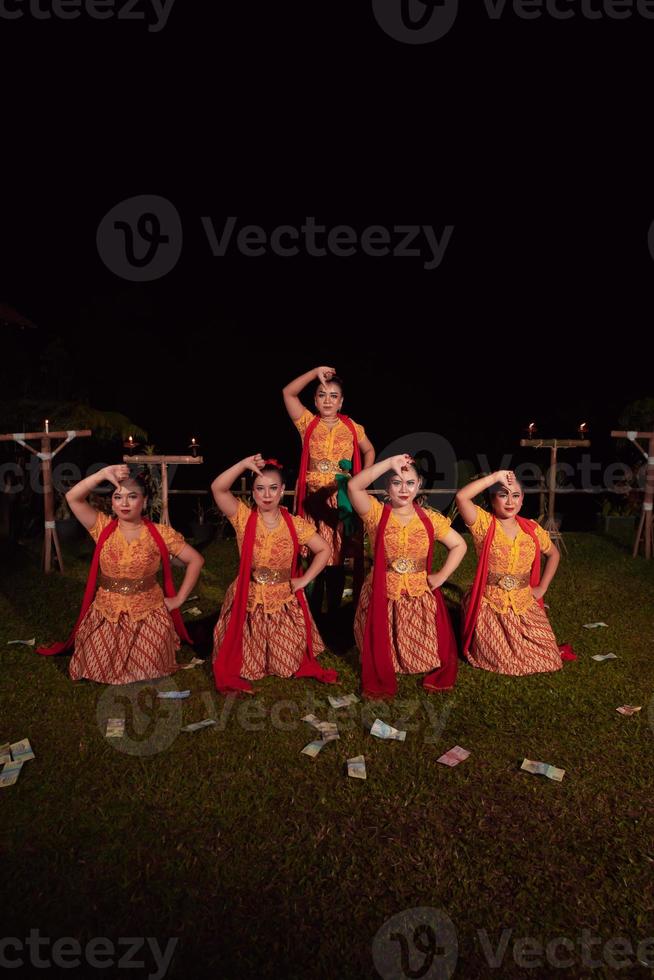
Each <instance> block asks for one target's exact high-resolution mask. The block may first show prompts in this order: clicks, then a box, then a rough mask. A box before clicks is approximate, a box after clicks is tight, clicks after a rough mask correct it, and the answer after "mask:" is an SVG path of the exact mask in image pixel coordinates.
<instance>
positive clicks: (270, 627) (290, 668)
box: [212, 582, 325, 681]
mask: <svg viewBox="0 0 654 980" xmlns="http://www.w3.org/2000/svg"><path fill="white" fill-rule="evenodd" d="M235 595H236V582H232V584H231V585H230V586H229V588H228V589H227V592H226V593H225V600H224V602H223V606H222V609H221V610H220V617H219V619H218V622H217V623H216V626H215V629H214V633H213V658H212V659H213V660H215V659H216V655H217V653H218V650H219V648H220V645H221V643H222V642H223V639H224V638H225V633H226V631H227V626H228V624H229V618H230V616H231V614H232V607H233V605H234V597H235ZM309 617H310V620H311V641H312V647H313V655H314V657H317V656H318V655H319V654H321V653H323V651H324V649H325V644H324V643H323V641H322V639H321V637H320V633H319V632H318V629H317V627H316V624H315V623H314V621H313V617H312V616H311V613H309ZM306 648H307V633H306V626H305V622H304V613H303V612H302V607H301V606H300V603H299V602H298V600H297V599H296V598H295V597H293V598H292V599H291V600H290V601H289V602H287V603H286V604H285V605H284V606H282V608H281V609H279V610H278V611H277V612H270V613H267V612H264V609H263V605H262V604H261V603H257V605H256V606H255V607H254V609H253V610H252V611H251V612H248V613H246V616H245V623H244V625H243V664H242V668H241V677H244V678H245V679H246V680H249V681H258V680H261V678H262V677H267V676H268V675H270V674H273V675H274V676H275V677H292V676H293V674H294V673H295V672H296V671H297V670H299V668H300V666H301V664H302V661H303V659H304V654H305V651H306Z"/></svg>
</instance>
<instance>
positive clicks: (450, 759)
mask: <svg viewBox="0 0 654 980" xmlns="http://www.w3.org/2000/svg"><path fill="white" fill-rule="evenodd" d="M469 755H470V753H469V752H468V750H467V749H462V748H461V746H460V745H455V746H454V748H453V749H449V750H448V751H447V752H445V753H444V754H443V755H441V756H439V757H438V759H436V762H442V763H443V765H444V766H458V764H459V763H460V762H464V761H465V760H466V759H467V758H468V756H469Z"/></svg>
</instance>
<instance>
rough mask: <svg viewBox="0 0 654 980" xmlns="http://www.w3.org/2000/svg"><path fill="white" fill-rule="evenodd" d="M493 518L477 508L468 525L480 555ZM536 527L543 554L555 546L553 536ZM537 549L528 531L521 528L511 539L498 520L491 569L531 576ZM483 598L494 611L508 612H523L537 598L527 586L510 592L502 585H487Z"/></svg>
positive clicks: (491, 553)
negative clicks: (474, 516)
mask: <svg viewBox="0 0 654 980" xmlns="http://www.w3.org/2000/svg"><path fill="white" fill-rule="evenodd" d="M492 519H493V515H492V514H489V513H488V511H487V510H484V509H483V507H477V517H476V519H475V523H474V524H471V525H469V528H470V533H471V534H472V540H473V541H474V543H475V549H476V551H477V556H479V552H480V551H481V546H482V545H483V543H484V538H485V537H486V533H487V531H488V529H489V527H490V525H491V521H492ZM534 530H535V531H536V537H537V538H538V543H539V545H540V550H541V552H542V553H543V554H544V555H546V554H548V553H549V552H550V551H551V549H552V539H551V538H550V536H549V534H548V533H547V531H546V530H545V529H544V528H542V527H541V526H540V524H535V525H534ZM535 550H536V549H535V545H534V542H533V540H532V539H531V537H530V536H529V535H528V534H525V532H524V531H522V530H520V529H519V530H518V533H517V535H516V537H515V538H514V540H513V541H512V540H511V538H510V537H509V536H508V535H507V533H506V531H505V530H504V529H503V527H502V524H501V522H500V521H498V522H497V527H496V529H495V537H494V538H493V543H492V544H491V549H490V554H489V557H488V570H489V572H496V573H497V574H499V575H529V572H530V571H531V566H532V563H533V560H534V554H535ZM482 601H483V602H487V603H488V605H489V606H490V607H491V609H494V610H495V612H498V613H506V612H508V611H509V609H512V610H513V611H514V612H515V613H516V614H517V615H520V613H523V612H526V611H527V609H529V608H530V607H531V606H533V605H534V603H535V601H536V600H535V599H534V597H533V595H532V594H531V588H530V587H529V586H528V585H526V586H524V587H523V588H517V589H511V590H510V591H508V592H507V591H506V589H503V588H502V587H501V586H500V585H487V586H486V592H485V593H484V596H483V598H482Z"/></svg>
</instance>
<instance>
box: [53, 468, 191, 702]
mask: <svg viewBox="0 0 654 980" xmlns="http://www.w3.org/2000/svg"><path fill="white" fill-rule="evenodd" d="M103 480H108V481H110V482H111V483H113V485H114V487H115V489H114V492H113V493H112V495H111V506H112V510H113V513H114V517H113V518H111V517H109V516H108V515H107V514H103V513H101V512H100V511H97V510H96V509H95V508H94V507H92V506H91V504H89V503H88V501H87V499H86V498H87V497H88V495H89V493H90V492H91V491H92V490H94V489H95V487H97V486H98V484H100V483H102V482H103ZM66 500H67V501H68V504H69V506H70V509H71V510H72V512H73V514H74V515H75V517H76V518H77V519H78V520H79V521H80V522H81V523H82V524H83V525H84V527H85V528H86V529H87V531H88V532H89V534H90V535H91V537H92V538H93V540H94V541H95V542H96V550H95V554H94V556H93V562H92V565H91V572H90V574H89V580H88V582H87V589H86V593H85V596H84V602H83V604H82V611H81V613H80V616H79V618H78V621H77V624H76V626H75V628H74V630H73V633H72V634H71V636H70V637H69V639H68V641H67V642H66V643H58V644H55V645H54V646H52V647H48V648H40V649H39V650H38V652H39V653H43V654H46V655H47V654H53V653H63V652H65V651H66V650H68V649H70V648H72V647H73V646H74V654H73V657H72V659H71V662H70V666H69V671H70V676H71V677H72V679H73V680H79V679H80V678H86V679H87V680H92V681H98V682H99V683H102V684H128V683H130V682H132V681H142V680H150V679H154V678H156V677H163V676H166V675H168V674H173V673H174V672H175V671H176V670H177V669H178V665H177V662H176V659H175V654H176V651H177V650H178V649H179V646H180V638H181V639H183V640H186V641H187V642H189V643H190V639H189V637H188V634H187V633H186V630H185V628H184V624H183V622H182V618H181V614H180V612H179V608H180V606H181V605H182V603H183V602H184V601H185V600H186V598H187V596H188V595H190V593H191V590H192V589H193V587H194V586H195V583H196V582H197V580H198V576H199V574H200V570H201V568H202V566H203V564H204V558H203V557H202V555H200V554H199V553H198V552H197V551H196V550H195V548H192V547H191V546H190V545H189V544H186V542H185V541H184V538H183V537H182V535H181V534H179V533H178V532H177V531H174V530H173V529H172V528H171V527H168V526H167V525H165V524H153V523H152V522H151V521H149V520H147V518H146V517H144V513H145V508H146V505H147V496H146V487H145V483H144V482H143V480H142V479H141V478H140V477H138V476H137V477H130V472H129V468H128V467H127V466H125V465H123V464H118V465H116V466H105V468H104V469H102V470H100V471H99V472H98V473H94V474H93V475H92V476H89V477H87V478H86V479H85V480H81V481H80V482H79V483H77V484H75V486H74V487H72V488H71V489H70V490H69V491H68V493H67V494H66ZM169 554H172V555H174V556H175V557H176V558H179V559H180V561H182V562H184V564H185V565H186V574H185V576H184V581H183V582H182V584H181V586H180V588H179V591H178V592H177V594H175V589H174V586H173V582H172V575H171V571H170V560H169V557H168V555H169ZM160 565H163V571H164V592H165V595H164V592H162V590H161V587H160V586H159V584H158V583H157V579H156V572H157V570H158V569H159V567H160ZM96 585H97V593H96V591H95V589H96Z"/></svg>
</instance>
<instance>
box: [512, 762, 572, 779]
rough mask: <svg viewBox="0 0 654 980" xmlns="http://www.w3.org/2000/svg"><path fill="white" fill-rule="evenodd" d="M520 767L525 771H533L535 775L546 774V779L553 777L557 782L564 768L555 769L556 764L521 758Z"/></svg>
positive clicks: (563, 772) (561, 777)
mask: <svg viewBox="0 0 654 980" xmlns="http://www.w3.org/2000/svg"><path fill="white" fill-rule="evenodd" d="M520 768H521V769H524V770H525V772H531V773H534V775H536V776H547V778H548V779H554V780H555V781H556V782H557V783H560V782H561V780H562V779H563V777H564V776H565V769H557V767H556V766H550V765H548V763H547V762H534V761H532V759H523V760H522V765H521V766H520Z"/></svg>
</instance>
